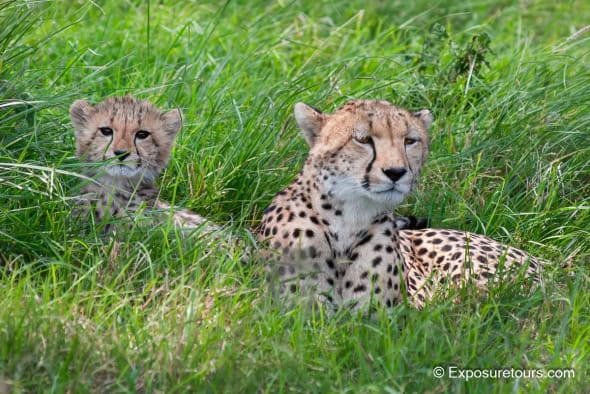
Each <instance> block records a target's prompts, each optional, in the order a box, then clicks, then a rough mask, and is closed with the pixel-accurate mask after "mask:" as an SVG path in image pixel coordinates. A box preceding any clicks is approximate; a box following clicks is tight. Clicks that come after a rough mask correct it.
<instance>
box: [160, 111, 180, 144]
mask: <svg viewBox="0 0 590 394" xmlns="http://www.w3.org/2000/svg"><path fill="white" fill-rule="evenodd" d="M162 119H163V120H164V131H165V132H166V134H168V135H169V136H170V137H172V138H174V137H176V134H178V132H179V131H180V128H181V127H182V112H181V111H180V109H173V110H171V111H168V112H166V113H165V114H164V115H162Z"/></svg>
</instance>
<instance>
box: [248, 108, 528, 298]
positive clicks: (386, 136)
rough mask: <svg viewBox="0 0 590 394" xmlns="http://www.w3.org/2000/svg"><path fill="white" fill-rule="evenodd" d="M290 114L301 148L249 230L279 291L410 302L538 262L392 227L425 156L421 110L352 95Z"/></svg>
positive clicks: (460, 237)
mask: <svg viewBox="0 0 590 394" xmlns="http://www.w3.org/2000/svg"><path fill="white" fill-rule="evenodd" d="M295 118H296V120H297V123H298V124H299V126H300V128H301V130H302V133H303V136H304V137H305V139H306V141H307V143H308V144H309V146H310V152H309V157H308V158H307V160H306V162H305V164H304V167H303V169H302V170H301V172H300V173H299V175H298V176H297V178H296V179H295V180H294V181H293V183H291V184H290V185H289V186H288V187H286V188H285V189H284V190H282V191H281V192H279V193H278V194H277V195H276V196H275V198H274V199H273V201H272V203H271V205H270V206H269V207H268V208H267V209H266V211H265V213H264V217H263V222H262V224H261V226H260V228H259V231H258V238H259V239H260V240H262V241H264V242H266V243H267V245H268V247H269V251H268V252H267V254H266V255H265V256H266V258H267V259H268V260H269V261H271V262H272V266H273V270H274V272H275V273H276V275H277V277H278V278H279V279H280V285H279V292H280V293H281V294H283V295H285V296H287V297H289V298H292V297H293V296H297V297H301V296H310V297H312V298H313V299H319V300H322V301H328V302H332V303H334V304H336V305H339V304H343V303H353V304H355V305H357V306H361V305H367V304H369V303H374V304H380V305H382V306H385V307H388V308H390V307H392V306H393V305H395V304H396V303H398V302H399V301H400V300H401V299H402V298H403V296H404V293H403V292H404V289H405V291H406V294H407V295H408V296H409V297H410V300H411V302H412V303H413V304H414V305H416V306H422V305H423V304H424V303H425V302H426V301H427V300H428V299H430V298H431V297H432V296H433V295H434V294H435V293H436V290H437V289H438V285H439V284H441V283H445V282H448V283H454V284H456V285H461V284H463V283H464V282H465V281H466V280H467V279H471V280H473V281H474V282H476V283H477V284H478V285H480V286H482V287H485V286H487V285H488V283H489V281H491V280H494V279H496V278H497V277H498V275H497V274H498V272H499V271H501V270H502V269H504V268H506V269H508V268H510V267H514V266H518V267H520V266H522V265H527V267H528V268H527V270H526V272H525V274H526V275H531V276H535V277H537V276H538V267H539V265H538V261H537V259H536V258H534V257H532V256H530V255H528V254H527V253H525V252H523V251H521V250H519V249H515V248H511V247H508V246H505V245H502V244H500V243H498V242H496V241H494V240H491V239H489V238H487V237H484V236H481V235H476V234H469V233H463V232H457V231H453V230H439V229H422V230H401V231H400V229H399V228H398V226H397V222H396V219H395V218H394V216H393V215H392V213H391V212H392V210H393V208H394V207H396V206H397V205H399V204H400V203H401V202H402V201H403V199H404V198H405V197H406V196H407V195H408V193H410V192H411V191H412V189H413V188H414V186H415V185H416V182H417V180H418V176H419V174H420V170H421V168H422V166H423V164H424V162H425V160H426V158H427V154H428V135H427V129H428V128H429V127H430V125H431V123H432V120H433V119H432V115H431V113H430V112H429V111H428V110H422V111H419V112H414V113H412V112H410V111H407V110H405V109H402V108H398V107H396V106H394V105H392V104H390V103H389V102H387V101H381V100H355V101H350V102H348V103H346V104H345V105H344V106H342V107H341V108H339V109H338V110H337V111H336V112H335V113H333V114H324V113H321V112H320V111H318V110H316V109H314V108H313V107H310V106H307V105H305V104H301V103H299V104H297V105H296V106H295Z"/></svg>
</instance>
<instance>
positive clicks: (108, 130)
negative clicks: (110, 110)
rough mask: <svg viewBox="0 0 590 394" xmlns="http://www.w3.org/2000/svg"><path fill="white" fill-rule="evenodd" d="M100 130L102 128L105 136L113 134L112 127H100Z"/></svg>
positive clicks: (101, 130)
mask: <svg viewBox="0 0 590 394" xmlns="http://www.w3.org/2000/svg"><path fill="white" fill-rule="evenodd" d="M98 130H100V132H101V133H102V135H104V136H105V137H109V136H111V135H113V129H111V128H110V127H99V128H98Z"/></svg>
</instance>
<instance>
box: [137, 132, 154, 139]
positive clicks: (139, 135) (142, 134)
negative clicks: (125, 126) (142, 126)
mask: <svg viewBox="0 0 590 394" xmlns="http://www.w3.org/2000/svg"><path fill="white" fill-rule="evenodd" d="M149 136H150V132H149V131H145V130H139V131H138V132H137V133H135V138H138V139H140V140H145V139H146V138H147V137H149Z"/></svg>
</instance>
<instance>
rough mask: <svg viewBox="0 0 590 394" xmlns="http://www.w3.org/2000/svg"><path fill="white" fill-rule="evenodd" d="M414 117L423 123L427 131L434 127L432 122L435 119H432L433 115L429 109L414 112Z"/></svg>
mask: <svg viewBox="0 0 590 394" xmlns="http://www.w3.org/2000/svg"><path fill="white" fill-rule="evenodd" d="M414 116H415V117H417V118H418V119H420V120H421V121H422V124H424V127H425V128H426V130H428V129H429V128H430V126H431V125H432V121H433V120H434V118H433V117H432V113H431V112H430V111H429V110H427V109H423V110H420V111H418V112H414Z"/></svg>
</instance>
